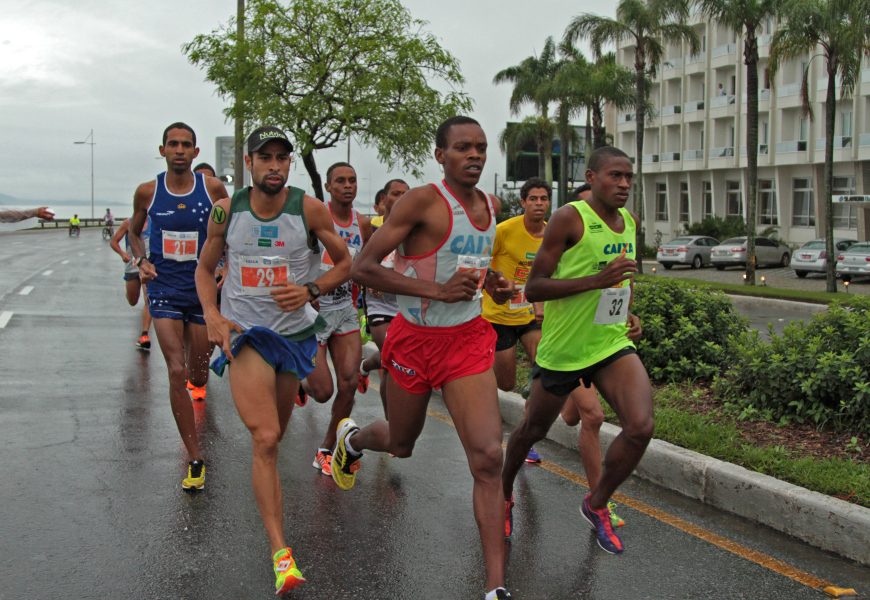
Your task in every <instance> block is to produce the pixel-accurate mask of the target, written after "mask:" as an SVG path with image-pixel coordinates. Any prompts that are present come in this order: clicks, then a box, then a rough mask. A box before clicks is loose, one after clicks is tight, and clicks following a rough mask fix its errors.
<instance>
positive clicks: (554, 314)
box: [502, 146, 653, 554]
mask: <svg viewBox="0 0 870 600" xmlns="http://www.w3.org/2000/svg"><path fill="white" fill-rule="evenodd" d="M633 177H634V171H633V168H632V164H631V161H630V160H629V158H628V156H627V155H626V154H625V153H624V152H622V151H621V150H619V149H617V148H613V147H610V146H606V147H603V148H598V149H597V150H595V151H594V152H593V153H592V154H591V155H590V156H589V161H588V163H587V169H586V181H587V182H588V183H589V184H590V185H591V186H592V197H591V198H590V199H589V201H579V202H571V203H569V204H567V205H565V206H563V207H562V208H560V209H559V210H558V211H556V212H555V213H554V214H553V217H552V219H551V220H550V222H549V224H548V225H547V229H546V231H545V232H544V240H543V242H542V244H541V248H540V250H538V254H537V256H536V257H535V262H534V264H533V266H532V272H531V274H530V275H529V279H528V281H527V283H526V297H527V298H528V299H529V301H530V302H539V301H546V303H545V304H544V322H543V332H542V338H541V343H540V345H539V346H538V354H537V357H536V361H535V366H534V369H533V370H532V378H533V381H532V387H531V393H530V395H529V400H528V402H527V403H526V411H525V415H524V417H523V420H522V422H521V423H520V424H519V426H518V427H517V428H516V429H515V430H514V432H513V433H512V434H511V436H510V439H509V441H508V447H507V453H506V456H505V462H504V469H503V471H502V483H503V486H504V493H505V497H506V498H509V497H510V494H511V492H512V490H513V482H514V479H515V478H516V475H517V471H518V470H519V468H520V466H521V465H522V464H523V461H524V460H525V457H526V454H527V453H528V451H529V448H531V447H532V445H533V444H534V443H535V442H537V441H539V440H541V439H543V438H544V436H546V434H547V431H548V430H549V429H550V426H551V425H552V424H553V421H555V419H556V417H557V416H559V411H560V410H561V408H562V406H563V405H564V403H565V398H566V397H567V396H568V394H570V393H571V391H572V390H574V389H575V388H577V387H579V386H580V385H581V384H582V385H585V386H587V387H588V386H589V385H591V384H593V383H594V384H595V387H596V388H598V390H599V392H600V393H601V394H602V396H604V399H605V400H607V402H608V403H609V404H610V406H612V407H613V410H614V411H615V412H616V414H617V416H618V417H619V421H620V424H621V426H622V432H621V433H620V434H619V435H618V436H617V437H616V439H614V440H613V443H612V444H611V445H610V448H608V450H607V454H606V455H605V458H604V472H603V473H602V475H601V478H600V480H599V481H598V484H597V485H595V487H594V488H593V489H592V490H590V493H589V494H587V495H586V497H585V498H584V499H583V504H582V506H581V512H582V515H583V517H584V518H585V519H586V520H587V521H589V523H590V524H591V525H592V527H593V528H594V530H595V533H596V537H597V539H598V545H599V546H601V548H602V549H604V550H605V551H607V552H609V553H611V554H620V553H621V552H622V551H623V546H622V541H621V540H620V539H619V537H618V536H617V535H616V533H615V532H614V530H613V526H612V524H611V520H610V512H609V510H608V508H607V501H608V500H609V499H610V497H611V496H612V495H613V493H614V491H615V490H616V488H617V487H619V485H620V484H621V483H622V482H623V481H625V479H626V478H627V477H628V476H629V475H630V474H631V472H632V471H633V470H634V467H635V466H636V465H637V463H638V462H639V461H640V458H641V456H643V453H644V451H645V450H646V446H647V444H648V443H649V440H650V439H651V438H652V433H653V410H652V388H651V386H650V383H649V378H648V376H647V373H646V369H645V368H644V366H643V363H641V361H640V358H639V357H638V356H637V352H636V350H635V347H634V343H633V342H632V341H631V339H629V338H628V337H627V335H626V334H627V333H628V330H629V311H628V309H629V306H630V303H631V293H632V288H631V278H632V276H633V274H634V273H636V272H637V263H636V262H635V247H636V237H635V229H636V219H635V217H634V216H633V215H632V214H631V213H630V212H629V211H628V210H626V209H625V208H624V207H625V204H626V203H627V202H628V198H629V195H628V194H629V190H630V188H631V182H632V179H633Z"/></svg>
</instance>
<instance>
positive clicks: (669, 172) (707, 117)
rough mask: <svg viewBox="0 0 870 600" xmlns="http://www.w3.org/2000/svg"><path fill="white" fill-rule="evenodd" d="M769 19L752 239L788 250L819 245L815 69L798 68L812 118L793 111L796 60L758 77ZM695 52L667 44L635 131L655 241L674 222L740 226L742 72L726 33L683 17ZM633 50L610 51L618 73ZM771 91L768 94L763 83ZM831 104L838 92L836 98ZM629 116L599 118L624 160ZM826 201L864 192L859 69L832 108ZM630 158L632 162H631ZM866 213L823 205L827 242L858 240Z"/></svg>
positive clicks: (865, 136)
mask: <svg viewBox="0 0 870 600" xmlns="http://www.w3.org/2000/svg"><path fill="white" fill-rule="evenodd" d="M775 26H776V23H775V21H773V20H772V21H770V22H768V23H766V24H765V25H764V27H763V28H762V31H760V32H759V38H758V46H759V48H758V53H759V62H758V87H759V92H758V113H759V114H758V144H759V147H758V205H757V215H758V222H757V226H758V230H759V231H761V230H763V229H764V228H766V227H768V226H771V225H775V226H777V227H778V229H779V231H778V234H779V236H780V237H781V238H782V239H784V240H787V241H788V242H791V243H794V244H797V243H802V242H805V241H807V240H810V239H814V238H817V237H823V236H824V203H823V202H822V201H821V199H822V198H823V193H824V181H823V171H824V159H825V151H824V138H825V128H824V114H825V113H824V104H825V103H824V99H825V92H826V87H827V83H828V80H827V76H826V73H825V64H824V59H822V58H816V59H814V60H812V61H811V62H810V65H809V69H810V71H809V73H810V77H809V82H810V86H809V95H810V100H811V102H812V108H813V111H814V115H815V119H814V120H813V121H811V120H810V119H809V117H808V116H805V115H803V114H802V111H801V97H800V87H801V77H802V72H803V69H804V67H805V66H806V64H807V62H808V61H809V56H808V57H807V58H806V59H804V60H803V61H795V62H789V63H786V64H783V65H781V67H780V69H779V72H778V73H777V75H776V81H773V82H772V81H771V80H770V76H769V71H768V58H769V55H770V42H771V39H772V37H773V35H772V34H773V32H774V30H775ZM693 27H694V28H695V31H696V32H697V34H698V38H699V40H700V50H699V52H698V53H697V54H694V55H692V54H690V53H689V51H688V47H687V46H686V45H685V44H682V45H673V44H671V45H669V46H668V47H667V48H666V52H665V59H664V61H663V63H662V64H661V65H659V67H658V74H657V77H656V79H655V80H654V81H653V83H652V87H651V91H650V103H651V104H652V105H653V106H654V114H653V116H652V117H651V118H650V117H649V116H648V117H647V121H646V128H645V131H644V150H643V152H644V155H643V156H642V157H640V160H642V161H643V173H644V176H643V184H644V202H645V209H646V211H645V219H646V223H645V224H646V231H647V235H646V239H647V240H649V241H648V243H651V241H652V240H653V236H654V235H655V232H656V231H660V232H661V233H662V236H663V237H664V238H665V239H667V238H668V237H669V236H671V235H675V234H679V233H680V232H682V231H683V227H684V224H687V223H694V222H697V221H700V220H702V219H703V218H704V217H706V216H708V215H718V216H721V217H726V216H729V215H737V216H741V217H743V218H744V219H745V218H746V202H745V198H746V191H747V189H748V185H747V184H748V174H747V169H746V66H745V65H744V64H743V41H742V39H738V37H737V35H736V34H735V33H734V32H733V31H731V30H730V29H729V28H727V27H725V26H723V25H718V24H716V23H710V22H708V21H707V20H706V19H703V18H701V17H700V16H695V17H694V19H693ZM634 54H635V46H634V43H633V40H631V41H629V40H624V41H623V43H621V44H620V45H619V46H618V47H617V49H616V56H617V61H618V62H619V64H621V65H623V66H625V67H627V68H629V69H631V70H632V71H633V70H634ZM771 84H773V85H771ZM839 96H840V89H839V86H838V89H837V97H838V98H839ZM634 117H635V115H634V110H633V109H629V110H628V111H620V112H618V113H617V112H614V111H613V110H612V109H609V110H608V111H607V128H608V131H612V132H615V135H614V143H615V145H616V146H618V147H619V148H621V149H623V150H624V151H625V152H626V153H628V154H629V156H633V155H634V154H635V121H634ZM835 136H836V137H835V138H834V195H835V197H836V196H839V195H868V194H870V65H866V64H865V65H864V66H863V70H862V72H861V77H860V82H859V83H858V85H856V87H855V90H854V93H853V96H852V97H851V98H847V99H845V100H838V101H837V118H836V133H835ZM637 160H638V159H637V158H635V164H637ZM868 206H870V204H864V205H855V204H835V205H834V235H835V237H853V238H854V237H856V236H857V237H858V239H868V238H870V209H868V208H867V207H868Z"/></svg>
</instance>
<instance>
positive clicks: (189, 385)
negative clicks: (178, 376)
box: [187, 379, 195, 392]
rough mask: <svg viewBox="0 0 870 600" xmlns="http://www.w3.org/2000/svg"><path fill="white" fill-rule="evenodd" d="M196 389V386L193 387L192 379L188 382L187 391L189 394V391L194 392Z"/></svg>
mask: <svg viewBox="0 0 870 600" xmlns="http://www.w3.org/2000/svg"><path fill="white" fill-rule="evenodd" d="M194 387H195V386H194V385H193V383H191V381H190V379H188V380H187V391H188V392H189V391H190V390H192V389H193V388H194Z"/></svg>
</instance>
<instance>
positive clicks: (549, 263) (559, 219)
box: [526, 206, 637, 302]
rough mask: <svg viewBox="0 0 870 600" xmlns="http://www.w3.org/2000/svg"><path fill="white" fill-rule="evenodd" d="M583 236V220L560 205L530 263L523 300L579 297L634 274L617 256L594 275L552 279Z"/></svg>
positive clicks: (632, 267)
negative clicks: (565, 254) (563, 260)
mask: <svg viewBox="0 0 870 600" xmlns="http://www.w3.org/2000/svg"><path fill="white" fill-rule="evenodd" d="M582 237H583V220H582V219H581V218H580V214H579V213H578V212H577V210H576V209H575V208H574V207H572V206H563V207H562V208H560V209H559V210H557V211H556V212H555V213H553V218H552V219H550V222H549V223H547V228H546V229H545V230H544V239H543V241H542V242H541V248H540V250H538V254H537V256H536V257H535V262H534V263H533V264H532V271H531V273H529V279H528V281H527V282H526V298H528V299H529V301H530V302H542V301H544V300H555V299H557V298H566V297H568V296H574V295H576V294H582V293H583V292H588V291H589V290H596V289H604V288H609V287H612V286H614V285H616V284H618V283H619V282H621V281H623V280H625V279H629V278H630V277H631V275H632V274H633V273H634V272H636V271H637V265H636V263H635V262H634V261H633V260H629V259H627V258H625V257H619V258H616V259H614V260H612V261H610V262H609V263H608V264H607V266H606V267H605V268H604V269H602V270H601V271H600V272H599V273H597V274H596V275H590V276H588V277H578V278H574V279H553V278H552V276H553V273H555V271H556V266H557V265H558V264H559V261H560V260H561V258H562V254H563V253H564V252H565V251H566V250H568V249H569V248H571V247H572V246H573V245H574V244H576V243H577V242H579V241H580V239H581V238H582Z"/></svg>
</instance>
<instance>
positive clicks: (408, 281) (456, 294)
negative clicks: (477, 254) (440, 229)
mask: <svg viewBox="0 0 870 600" xmlns="http://www.w3.org/2000/svg"><path fill="white" fill-rule="evenodd" d="M436 202H438V203H440V202H441V201H440V200H438V199H435V198H433V197H432V194H431V191H430V190H429V189H428V188H426V187H423V188H414V189H413V190H410V191H408V192H406V193H405V194H404V195H403V196H402V197H401V198H400V199H399V200H398V201H396V203H395V204H394V205H393V208H392V210H391V211H390V218H389V219H387V220H386V221H384V224H383V225H381V226H380V227H378V230H377V231H376V232H375V233H374V234H372V237H371V239H369V242H368V243H367V244H366V245H365V246H363V249H362V252H360V253H359V254H358V255H357V257H356V260H355V261H354V264H353V268H352V269H351V277H353V279H354V281H356V282H358V283H360V284H362V285H365V286H367V287H370V288H374V289H377V290H380V291H382V292H389V293H392V294H402V295H407V296H417V297H419V298H431V299H433V300H441V301H442V302H457V301H460V300H471V298H473V297H474V295H475V293H476V292H477V277H476V276H475V275H474V274H473V273H469V272H465V271H457V273H456V274H454V275H453V277H451V278H450V280H449V281H447V282H445V283H443V284H441V283H436V282H434V281H425V280H422V279H414V278H411V277H406V276H405V275H402V274H401V273H397V272H396V271H395V270H393V269H387V268H385V267H383V266H381V261H382V260H383V259H384V257H385V256H386V255H387V254H389V253H390V252H392V251H393V250H395V249H396V248H398V246H399V244H401V243H402V242H403V241H405V240H406V239H407V238H408V236H409V235H411V233H412V232H414V231H416V230H418V229H420V228H421V227H422V226H423V225H424V224H425V222H426V219H427V215H428V216H429V218H430V219H432V218H438V214H440V213H435V211H433V210H432V209H433V206H434V208H436V209H437V208H439V207H440V204H439V205H436V204H435V203H436Z"/></svg>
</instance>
